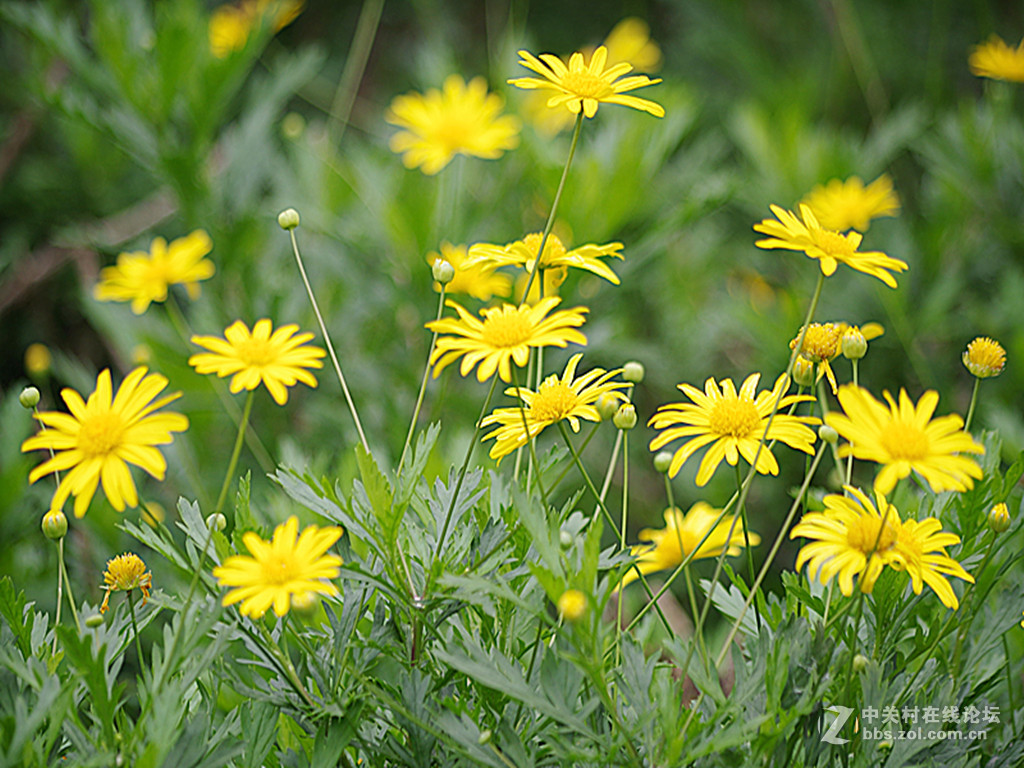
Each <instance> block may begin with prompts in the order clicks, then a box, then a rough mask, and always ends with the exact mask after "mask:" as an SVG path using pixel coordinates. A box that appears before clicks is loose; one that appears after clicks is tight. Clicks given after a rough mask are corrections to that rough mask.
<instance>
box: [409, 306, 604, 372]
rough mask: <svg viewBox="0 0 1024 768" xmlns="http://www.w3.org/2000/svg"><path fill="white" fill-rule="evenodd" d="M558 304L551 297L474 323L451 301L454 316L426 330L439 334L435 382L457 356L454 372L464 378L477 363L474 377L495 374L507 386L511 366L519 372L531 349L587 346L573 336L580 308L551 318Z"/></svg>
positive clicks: (484, 312) (494, 310) (488, 311)
mask: <svg viewBox="0 0 1024 768" xmlns="http://www.w3.org/2000/svg"><path fill="white" fill-rule="evenodd" d="M560 301H561V299H559V298H557V297H554V296H551V297H548V298H545V299H542V300H541V301H539V302H537V304H535V305H534V306H525V305H524V306H520V307H517V306H515V305H513V304H502V305H501V306H500V307H488V308H485V309H481V310H480V315H481V316H482V317H483V320H482V321H481V320H477V319H476V318H475V317H473V316H472V315H471V314H469V312H467V311H466V310H465V309H463V308H462V306H460V305H459V304H458V303H456V302H454V301H447V302H445V303H446V304H447V305H448V306H449V307H451V308H452V309H454V310H455V311H456V312H458V314H459V317H458V318H454V317H445V318H442V319H440V320H433V321H431V322H429V323H427V324H426V327H427V329H428V330H431V331H437V332H438V333H440V334H445V335H443V336H439V337H438V339H437V346H436V348H435V349H434V353H433V354H432V355H431V356H430V364H431V365H432V366H434V377H435V378H436V377H437V376H438V374H440V373H441V371H442V370H444V369H445V368H446V367H447V366H448V365H449V364H451V363H453V362H455V361H456V360H458V359H459V358H460V357H461V358H462V364H461V366H460V367H459V373H460V374H462V375H463V376H465V375H467V374H468V373H469V372H470V371H471V370H473V367H474V366H475V365H476V364H477V363H480V367H479V368H477V372H476V377H477V379H478V380H479V381H486V380H487V379H489V378H490V377H491V376H492V375H493V374H494V372H495V371H497V372H498V375H499V376H500V377H501V380H502V381H504V382H505V383H506V384H507V383H509V382H510V381H511V379H512V367H511V364H510V363H511V362H515V364H516V365H518V366H519V367H520V368H522V367H523V366H524V365H526V363H527V361H528V360H529V359H530V349H531V348H532V347H565V346H566V345H567V344H569V343H573V344H586V343H587V339H586V337H585V336H584V335H583V334H582V333H580V332H579V331H577V330H576V329H577V328H579V327H580V326H581V325H583V323H584V317H583V315H584V314H586V312H587V309H586V308H585V307H575V308H573V309H563V310H559V311H557V312H555V313H553V314H551V315H550V316H548V313H549V312H550V311H551V310H552V309H554V308H555V307H556V306H557V305H558V303H559V302H560Z"/></svg>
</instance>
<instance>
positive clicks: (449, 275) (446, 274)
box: [430, 259, 455, 285]
mask: <svg viewBox="0 0 1024 768" xmlns="http://www.w3.org/2000/svg"><path fill="white" fill-rule="evenodd" d="M430 271H431V272H432V273H433V275H434V279H435V280H436V281H437V282H439V283H440V284H441V285H447V284H448V283H450V282H451V281H452V280H454V279H455V267H453V266H452V265H451V263H450V262H448V261H445V260H444V259H436V260H435V261H434V264H433V266H432V267H431V268H430Z"/></svg>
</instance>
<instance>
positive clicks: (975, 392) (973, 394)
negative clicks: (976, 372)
mask: <svg viewBox="0 0 1024 768" xmlns="http://www.w3.org/2000/svg"><path fill="white" fill-rule="evenodd" d="M980 386H981V379H979V378H978V377H977V376H975V377H974V389H973V390H971V405H970V407H969V408H968V409H967V418H966V419H965V420H964V432H969V431H970V429H971V420H972V419H973V418H974V406H976V405H977V404H978V388H979V387H980Z"/></svg>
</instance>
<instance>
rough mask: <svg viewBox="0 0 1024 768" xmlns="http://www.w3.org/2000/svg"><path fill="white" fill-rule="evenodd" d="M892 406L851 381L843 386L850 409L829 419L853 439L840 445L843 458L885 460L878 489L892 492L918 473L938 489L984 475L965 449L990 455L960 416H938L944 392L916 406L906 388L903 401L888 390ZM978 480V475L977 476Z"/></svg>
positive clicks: (842, 400)
mask: <svg viewBox="0 0 1024 768" xmlns="http://www.w3.org/2000/svg"><path fill="white" fill-rule="evenodd" d="M883 395H884V397H885V400H886V402H887V403H888V408H887V407H886V406H885V405H883V404H882V403H880V402H878V401H877V400H875V398H874V397H872V396H871V393H870V392H868V391H867V390H866V389H864V388H863V387H859V386H857V385H855V384H845V385H843V386H841V387H840V388H839V404H840V405H841V406H842V407H843V411H844V413H830V414H828V415H826V416H825V423H826V424H828V425H829V426H830V427H832V428H833V429H835V430H836V432H838V433H839V434H840V435H841V436H842V437H844V438H845V439H846V440H848V441H849V443H848V444H846V445H842V446H840V447H839V456H841V457H844V456H850V455H852V456H853V457H854V458H856V459H863V460H867V461H874V462H877V463H879V464H882V465H883V467H882V471H881V472H879V473H878V476H877V477H876V478H875V491H876V492H878V493H883V494H888V493H889V492H890V491H892V489H893V488H894V487H895V486H896V482H897V481H898V480H901V479H903V478H904V477H906V476H907V475H909V474H910V472H911V470H914V471H916V472H917V473H918V474H920V475H921V477H923V478H924V479H925V480H927V481H928V484H929V485H930V486H931V488H932V490H933V491H935V492H936V493H942V492H943V491H966V490H968V489H970V488H973V487H974V479H980V478H981V476H982V471H981V467H980V466H978V463H977V462H976V461H974V459H971V458H968V457H966V456H961V455H959V454H961V453H964V452H966V453H984V452H985V449H984V448H983V447H982V446H981V445H980V444H979V443H976V442H975V441H974V438H973V437H971V436H970V434H968V433H967V432H965V431H964V430H963V429H961V427H963V424H964V422H963V419H961V418H960V417H959V416H957V415H956V414H950V415H948V416H940V417H939V418H937V419H932V414H934V413H935V406H936V405H938V402H939V395H938V393H937V392H935V391H932V390H929V391H928V392H925V393H924V394H923V395H922V396H921V399H920V400H919V401H918V403H917V405H916V406H915V405H914V403H913V402H912V401H911V399H910V396H909V395H908V394H907V392H906V390H903V389H901V390H900V399H899V404H898V405H897V403H896V401H895V400H894V399H893V397H892V395H890V394H889V393H888V392H884V393H883ZM972 478H973V479H972Z"/></svg>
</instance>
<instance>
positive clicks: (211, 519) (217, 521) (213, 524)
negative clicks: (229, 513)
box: [206, 512, 228, 531]
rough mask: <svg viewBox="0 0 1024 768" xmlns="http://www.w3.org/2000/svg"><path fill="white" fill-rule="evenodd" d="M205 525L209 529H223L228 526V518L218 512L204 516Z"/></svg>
mask: <svg viewBox="0 0 1024 768" xmlns="http://www.w3.org/2000/svg"><path fill="white" fill-rule="evenodd" d="M206 527H207V528H209V529H210V530H211V531H223V530H224V529H225V528H227V527H228V519H227V518H226V517H224V515H223V514H222V513H220V512H214V513H213V514H211V515H207V516H206Z"/></svg>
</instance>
